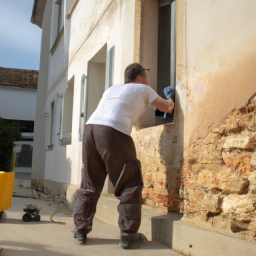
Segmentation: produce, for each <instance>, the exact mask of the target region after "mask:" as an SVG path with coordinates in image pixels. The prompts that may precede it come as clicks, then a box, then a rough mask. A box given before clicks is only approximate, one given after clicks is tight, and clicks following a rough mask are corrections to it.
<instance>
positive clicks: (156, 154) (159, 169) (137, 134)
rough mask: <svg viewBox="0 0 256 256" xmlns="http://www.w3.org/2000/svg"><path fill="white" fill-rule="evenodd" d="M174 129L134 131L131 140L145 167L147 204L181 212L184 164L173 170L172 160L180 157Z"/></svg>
mask: <svg viewBox="0 0 256 256" xmlns="http://www.w3.org/2000/svg"><path fill="white" fill-rule="evenodd" d="M172 128H173V127H172V126H168V125H159V126H156V127H150V128H146V129H142V130H139V131H136V130H135V129H134V130H133V133H132V137H133V140H134V142H135V146H136V151H137V157H138V159H139V160H140V161H141V166H142V176H143V182H144V189H143V194H142V197H143V200H144V203H145V204H147V205H149V206H152V207H160V208H165V209H168V210H169V211H174V212H180V209H181V204H182V199H181V198H180V196H179V189H180V182H181V176H180V175H181V166H179V164H182V163H178V165H176V167H174V166H175V162H174V161H173V159H172V156H177V154H176V152H175V150H176V147H177V146H176V145H177V143H176V141H175V138H174V137H175V136H173V130H172ZM177 157H178V156H177Z"/></svg>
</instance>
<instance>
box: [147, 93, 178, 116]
mask: <svg viewBox="0 0 256 256" xmlns="http://www.w3.org/2000/svg"><path fill="white" fill-rule="evenodd" d="M151 104H152V105H153V106H154V107H156V108H157V109H159V110H160V111H162V112H166V113H172V110H173V108H174V102H173V101H172V100H171V99H170V100H164V99H163V98H161V97H160V96H158V97H157V98H156V99H155V100H154V101H153V102H152V103H151Z"/></svg>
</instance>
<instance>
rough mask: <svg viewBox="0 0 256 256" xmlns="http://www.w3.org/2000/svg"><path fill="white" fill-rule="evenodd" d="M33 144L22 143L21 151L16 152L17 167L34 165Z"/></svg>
mask: <svg viewBox="0 0 256 256" xmlns="http://www.w3.org/2000/svg"><path fill="white" fill-rule="evenodd" d="M32 153H33V146H32V145H27V144H22V145H21V151H20V152H18V153H16V161H15V167H32Z"/></svg>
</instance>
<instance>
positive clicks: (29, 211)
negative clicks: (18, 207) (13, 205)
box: [22, 204, 42, 222]
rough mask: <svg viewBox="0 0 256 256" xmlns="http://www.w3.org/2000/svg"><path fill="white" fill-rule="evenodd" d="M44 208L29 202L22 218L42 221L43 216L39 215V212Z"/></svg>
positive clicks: (27, 220)
mask: <svg viewBox="0 0 256 256" xmlns="http://www.w3.org/2000/svg"><path fill="white" fill-rule="evenodd" d="M41 209H42V208H40V209H39V208H37V205H35V204H29V205H26V208H24V209H23V211H24V212H25V214H24V215H23V217H22V220H23V221H25V222H29V221H40V219H41V217H40V215H39V212H40V211H41Z"/></svg>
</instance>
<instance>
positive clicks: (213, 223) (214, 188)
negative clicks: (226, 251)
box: [181, 97, 256, 241]
mask: <svg viewBox="0 0 256 256" xmlns="http://www.w3.org/2000/svg"><path fill="white" fill-rule="evenodd" d="M255 151H256V97H254V98H252V99H251V100H250V101H249V103H248V105H247V106H245V107H242V108H240V109H238V110H234V111H233V112H232V113H231V114H230V115H229V116H228V117H227V118H226V120H225V121H224V122H223V123H222V124H221V125H220V127H219V128H216V129H213V130H212V132H210V133H209V134H208V135H207V137H206V138H197V139H196V140H194V141H191V143H190V145H189V150H188V157H186V159H184V165H183V169H182V183H183V187H182V189H181V196H182V197H183V198H184V209H183V212H184V219H185V220H187V221H189V222H192V223H197V224H200V225H207V226H208V227H211V228H213V229H215V230H218V231H220V232H222V233H226V234H229V235H233V236H236V237H239V238H244V239H247V240H250V241H256V211H255V209H256V152H255Z"/></svg>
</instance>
